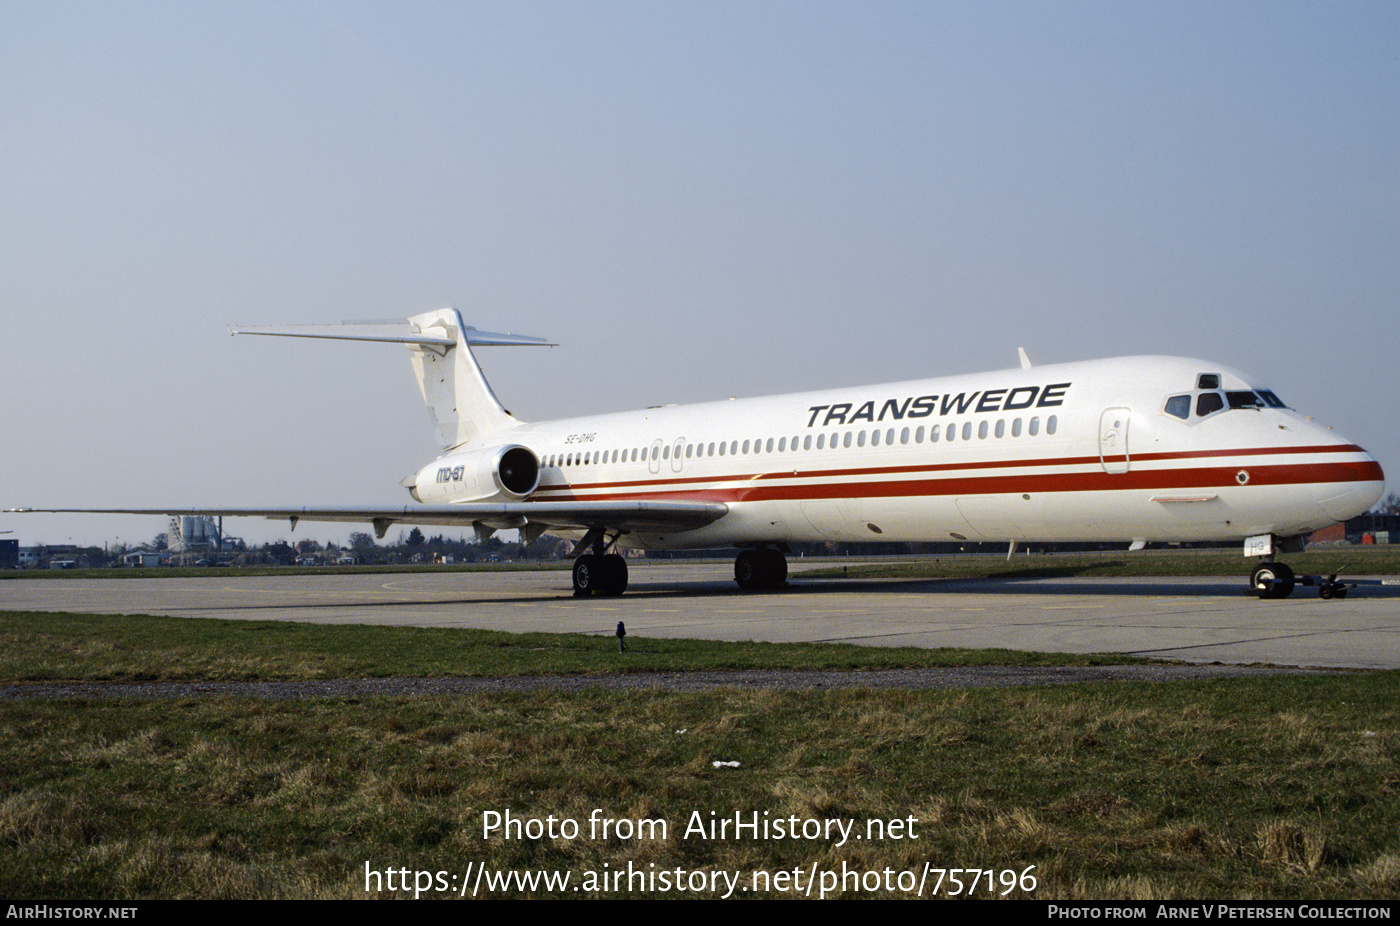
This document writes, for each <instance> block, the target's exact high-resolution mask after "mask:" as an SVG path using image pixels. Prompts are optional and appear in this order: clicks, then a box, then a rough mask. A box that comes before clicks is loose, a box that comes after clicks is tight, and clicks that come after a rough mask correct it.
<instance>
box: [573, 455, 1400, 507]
mask: <svg viewBox="0 0 1400 926" xmlns="http://www.w3.org/2000/svg"><path fill="white" fill-rule="evenodd" d="M1242 471H1244V472H1247V473H1248V480H1247V482H1246V483H1244V485H1247V486H1250V487H1254V486H1279V485H1308V484H1313V483H1339V482H1367V481H1377V482H1378V481H1380V480H1381V479H1382V478H1383V475H1382V473H1381V468H1380V465H1379V464H1377V463H1376V462H1375V461H1370V460H1368V461H1356V462H1335V463H1300V464H1284V465H1262V466H1258V465H1250V466H1245V467H1240V466H1222V467H1201V468H1195V469H1171V470H1140V471H1133V472H1128V473H1120V474H1113V473H1105V472H1088V473H1028V474H1022V475H1011V476H963V477H952V478H945V479H899V480H866V481H860V482H817V481H814V480H810V479H804V481H802V482H800V483H798V484H796V485H774V484H772V483H764V482H762V481H761V480H752V481H749V482H745V483H740V484H739V485H725V486H712V487H710V488H699V487H696V488H688V489H652V490H650V491H630V492H602V493H595V492H589V493H587V494H586V495H583V496H575V495H573V493H569V494H568V495H563V496H560V495H552V496H551V500H555V501H558V500H562V499H567V498H583V499H587V500H589V501H622V500H628V499H641V498H656V499H661V498H665V499H676V500H697V501H721V502H753V501H771V500H779V499H781V500H802V499H823V498H898V497H929V496H947V495H957V496H968V495H997V494H1006V493H1031V492H1115V491H1131V490H1144V489H1183V488H1213V487H1229V488H1239V487H1240V486H1241V483H1240V482H1239V480H1238V478H1237V477H1238V476H1239V474H1240V473H1241V472H1242ZM774 478H789V479H791V478H793V477H792V476H791V475H787V476H784V475H783V474H774ZM799 478H801V477H799Z"/></svg>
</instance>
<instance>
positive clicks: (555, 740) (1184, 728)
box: [0, 674, 1400, 899]
mask: <svg viewBox="0 0 1400 926" xmlns="http://www.w3.org/2000/svg"><path fill="white" fill-rule="evenodd" d="M1395 681H1396V676H1395V674H1388V675H1377V676H1355V677H1342V678H1328V679H1277V678H1276V679H1268V680H1247V681H1246V680H1238V681H1230V682H1214V683H1176V684H1172V685H1146V684H1141V685H1139V684H1116V685H1112V686H1101V687H1083V688H1055V689H1044V690H1008V691H969V692H907V691H893V692H873V691H832V692H806V693H793V692H773V691H738V690H728V691H719V692H711V693H705V694H668V693H664V692H637V693H630V694H601V693H573V694H531V695H490V696H487V695H480V696H468V697H456V698H417V697H415V698H386V699H373V700H317V701H302V702H293V703H287V702H265V701H256V700H238V699H209V700H190V701H187V702H183V703H175V704H170V703H151V702H139V701H129V702H112V701H107V702H100V703H98V702H90V703H84V702H71V703H34V702H30V703H14V702H11V703H7V704H0V894H4V895H6V896H11V897H16V896H19V897H23V896H63V897H69V898H79V897H94V898H95V897H102V898H108V899H117V898H140V897H147V898H151V897H193V896H199V897H361V896H364V895H365V891H364V878H363V866H364V863H365V862H366V861H370V862H371V864H372V865H373V866H376V867H378V868H387V867H391V866H392V867H395V868H400V867H406V868H409V869H422V870H427V871H439V870H441V871H448V872H462V871H465V870H467V866H468V865H469V864H472V863H486V864H489V865H492V866H496V867H499V868H502V869H506V868H509V869H515V870H523V869H530V868H537V869H547V870H551V871H570V872H573V873H575V875H581V874H582V873H583V872H585V871H589V870H592V871H601V870H604V869H607V870H616V869H617V868H618V867H619V866H621V867H624V868H625V866H626V865H627V864H628V863H629V862H630V863H631V864H632V865H633V866H643V867H647V866H651V865H653V864H654V865H655V866H656V867H657V868H659V869H661V868H664V869H674V868H677V867H679V868H684V869H686V870H713V869H727V870H735V871H743V872H753V871H758V870H765V871H777V870H789V871H790V870H792V869H793V868H803V869H804V870H805V869H807V868H809V867H810V866H813V865H815V866H816V867H817V868H818V869H819V870H839V869H840V868H841V866H842V865H846V866H850V867H854V868H857V869H861V870H866V869H870V870H882V869H886V868H889V869H894V870H902V869H909V870H917V869H921V868H922V867H923V866H924V865H925V864H926V863H931V864H933V865H935V866H938V867H966V868H973V867H977V868H992V869H996V870H999V871H1000V870H1004V869H1008V868H1014V869H1015V870H1017V871H1020V870H1023V869H1025V868H1026V867H1027V866H1031V865H1033V866H1035V869H1034V871H1035V875H1036V877H1037V879H1038V886H1037V888H1036V890H1035V891H1034V892H1033V894H1032V895H1031V896H1035V897H1041V898H1063V899H1072V898H1083V899H1092V898H1129V899H1159V898H1180V897H1219V898H1227V897H1237V898H1246V897H1255V898H1276V899H1278V898H1319V897H1330V898H1368V897H1387V896H1395V895H1396V894H1397V893H1400V837H1398V836H1397V833H1400V802H1397V800H1396V799H1395V798H1396V790H1397V786H1398V785H1400V767H1397V759H1400V707H1397V705H1396V703H1395V701H1394V698H1393V690H1394V684H1395ZM716 759H726V760H736V761H739V762H740V763H741V764H740V766H739V767H738V768H735V769H731V768H718V769H717V768H715V767H714V765H713V764H712V763H713V761H714V760H716ZM595 809H598V810H601V811H602V812H603V814H605V815H606V816H608V817H611V818H615V819H618V820H630V821H637V820H643V819H661V820H665V821H667V823H668V832H667V838H665V839H664V840H663V839H641V838H622V837H619V836H618V835H617V833H616V832H614V833H612V834H611V835H610V836H609V837H608V838H606V839H603V838H589V836H588V834H587V833H586V832H585V833H584V834H583V836H582V837H581V838H577V839H564V838H554V839H550V838H543V839H507V838H504V837H503V836H502V835H500V834H499V833H497V834H493V835H490V836H489V837H488V836H486V835H485V834H484V832H483V816H482V815H483V813H484V812H485V811H488V810H495V811H505V810H510V811H511V812H512V813H514V814H516V815H518V816H520V817H524V818H531V817H535V818H543V817H546V816H548V815H553V816H555V817H556V818H572V819H575V820H578V821H580V823H581V824H582V825H583V826H585V827H586V826H587V821H588V819H589V815H590V814H591V813H592V812H593V811H594V810H595ZM711 811H714V812H715V813H716V815H717V816H718V817H720V818H724V817H726V816H728V817H732V815H733V814H734V813H735V812H744V813H746V814H747V813H750V812H758V813H760V814H764V813H765V812H766V813H767V815H768V817H769V818H773V819H776V818H785V817H789V816H796V817H798V818H802V819H807V818H811V819H832V818H839V819H846V818H849V819H854V820H856V821H858V822H859V825H860V826H861V827H864V825H865V822H864V821H867V820H872V819H875V820H881V821H890V820H905V819H907V818H909V817H913V818H916V819H917V821H918V822H917V824H916V832H917V834H918V836H919V838H918V839H917V840H914V839H907V838H906V839H894V838H885V839H874V840H852V841H849V842H847V843H846V844H844V845H837V844H836V843H835V841H829V840H825V839H819V840H764V839H735V838H729V839H721V840H705V839H696V838H690V839H687V838H684V836H683V832H684V830H685V828H686V825H687V822H688V821H689V819H690V818H691V815H692V814H693V813H697V812H698V813H699V814H700V815H701V818H702V819H709V814H710V812H711ZM386 893H387V891H386ZM624 893H625V891H624ZM848 893H853V894H855V895H857V896H868V894H867V892H865V891H863V890H859V891H848ZM874 893H876V894H881V895H882V894H890V895H892V896H904V895H903V894H902V893H901V892H900V891H898V890H895V891H885V890H883V889H882V890H880V891H876V892H874ZM998 893H999V891H998ZM608 895H609V896H612V894H611V892H608ZM399 896H403V895H402V894H400V895H399ZM570 896H577V895H574V894H572V893H570ZM1011 896H1024V895H1022V894H1021V892H1020V891H1019V889H1018V890H1017V891H1014V892H1013V893H1012V895H1011Z"/></svg>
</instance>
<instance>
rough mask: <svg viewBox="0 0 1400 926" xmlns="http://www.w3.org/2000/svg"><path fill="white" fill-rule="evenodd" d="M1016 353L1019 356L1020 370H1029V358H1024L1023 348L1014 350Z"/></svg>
mask: <svg viewBox="0 0 1400 926" xmlns="http://www.w3.org/2000/svg"><path fill="white" fill-rule="evenodd" d="M1016 353H1018V354H1020V355H1021V369H1023V370H1029V369H1030V368H1031V358H1029V357H1027V356H1026V349H1025V348H1024V347H1018V348H1016Z"/></svg>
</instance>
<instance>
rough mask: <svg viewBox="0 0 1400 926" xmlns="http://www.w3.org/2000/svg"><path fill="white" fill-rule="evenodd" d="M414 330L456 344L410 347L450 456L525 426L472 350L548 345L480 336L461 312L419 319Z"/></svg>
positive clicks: (411, 321) (430, 410)
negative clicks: (496, 390)
mask: <svg viewBox="0 0 1400 926" xmlns="http://www.w3.org/2000/svg"><path fill="white" fill-rule="evenodd" d="M408 321H409V324H410V325H412V326H413V327H414V328H416V329H418V331H420V332H421V333H422V334H424V335H437V336H440V337H443V338H450V339H452V340H453V341H454V342H455V343H453V344H452V345H451V346H443V345H441V344H439V343H432V342H420V343H414V344H409V350H411V351H412V354H413V356H412V360H413V373H414V375H415V376H417V377H418V388H419V389H421V390H422V391H423V401H424V402H425V403H426V404H427V406H428V413H429V414H430V415H432V417H433V424H435V425H436V426H437V431H438V442H439V443H440V444H441V445H442V448H443V449H444V450H447V449H450V448H452V447H456V446H457V445H459V444H464V443H466V442H467V441H471V440H475V439H477V438H479V437H482V436H484V435H487V434H494V433H495V432H497V431H504V430H506V429H507V428H511V427H514V426H515V425H516V424H519V422H518V421H517V420H516V419H515V417H514V416H513V415H511V413H510V412H508V411H506V410H505V408H504V407H502V405H501V403H500V400H498V399H497V398H496V394H495V393H494V392H492V391H491V386H490V384H489V383H487V382H486V377H485V376H484V375H483V374H482V372H481V367H480V366H479V365H478V364H477V362H476V358H475V357H474V356H472V351H471V345H473V344H481V345H497V344H501V345H505V344H536V345H542V344H546V342H545V341H543V340H542V339H540V338H527V337H522V336H519V335H511V334H492V333H489V332H485V331H477V330H476V329H475V328H470V327H468V326H466V325H464V324H462V316H461V313H459V312H458V311H457V310H456V309H438V310H436V311H434V312H425V313H423V314H422V315H414V316H413V317H411V318H410V319H409V320H408Z"/></svg>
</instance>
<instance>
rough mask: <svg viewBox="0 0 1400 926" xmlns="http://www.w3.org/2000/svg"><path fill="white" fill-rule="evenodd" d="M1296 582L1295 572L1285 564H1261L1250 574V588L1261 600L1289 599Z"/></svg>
mask: <svg viewBox="0 0 1400 926" xmlns="http://www.w3.org/2000/svg"><path fill="white" fill-rule="evenodd" d="M1294 581H1295V580H1294V576H1293V570H1292V569H1290V568H1289V567H1288V566H1287V565H1285V564H1283V563H1260V564H1259V565H1258V566H1255V567H1254V571H1253V572H1252V573H1250V574H1249V587H1250V588H1252V589H1254V593H1255V594H1256V595H1258V596H1259V597H1260V598H1287V597H1288V596H1289V595H1291V594H1293V584H1294Z"/></svg>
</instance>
